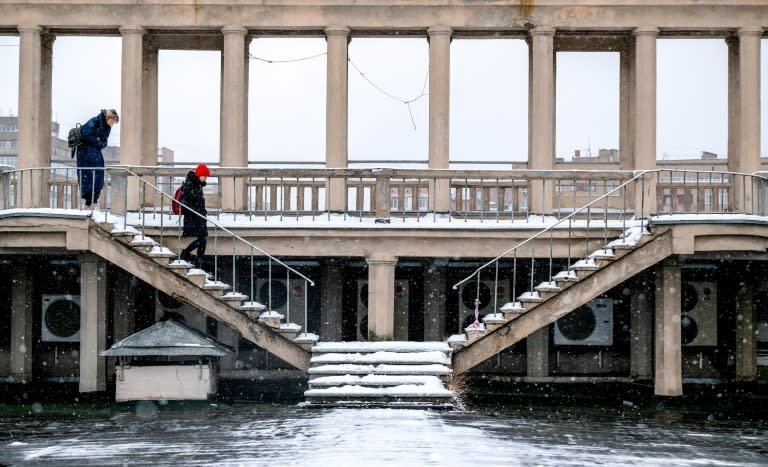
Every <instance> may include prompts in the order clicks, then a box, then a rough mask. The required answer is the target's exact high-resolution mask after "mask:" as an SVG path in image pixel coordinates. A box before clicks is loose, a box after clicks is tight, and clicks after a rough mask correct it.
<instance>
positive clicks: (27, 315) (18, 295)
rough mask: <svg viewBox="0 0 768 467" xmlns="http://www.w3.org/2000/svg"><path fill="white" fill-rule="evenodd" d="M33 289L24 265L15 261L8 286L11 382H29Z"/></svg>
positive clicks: (27, 270) (31, 349)
mask: <svg viewBox="0 0 768 467" xmlns="http://www.w3.org/2000/svg"><path fill="white" fill-rule="evenodd" d="M32 303H34V298H33V287H32V282H31V279H30V276H29V266H28V265H27V263H26V262H23V261H15V262H14V265H13V285H12V286H11V349H10V350H11V355H10V364H11V382H13V383H31V382H32V351H33V347H34V345H33V341H32V339H33V338H32V336H33V331H34V327H33V323H34V310H33V308H32Z"/></svg>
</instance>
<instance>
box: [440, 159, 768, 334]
mask: <svg viewBox="0 0 768 467" xmlns="http://www.w3.org/2000/svg"><path fill="white" fill-rule="evenodd" d="M564 183H569V182H560V181H558V185H557V187H558V190H557V191H565V192H567V191H569V190H561V189H560V187H562V186H570V187H571V188H572V189H571V190H570V191H572V192H574V193H575V191H576V190H577V188H576V187H577V184H571V185H567V184H566V185H564ZM577 183H581V182H577ZM588 183H591V182H588ZM602 183H603V186H602V188H601V189H600V190H601V191H602V194H601V195H599V194H596V196H595V197H594V199H592V200H591V201H589V202H588V203H586V204H585V205H583V206H581V207H579V208H577V209H575V210H572V211H571V212H570V213H569V214H567V215H566V216H565V217H562V218H560V219H558V220H556V221H554V222H552V223H551V225H549V226H547V227H545V228H543V229H542V230H540V231H539V232H537V233H536V234H534V235H532V236H531V237H530V238H527V239H525V240H523V241H521V242H519V243H517V244H516V245H514V246H513V247H512V248H510V249H508V250H506V251H505V252H503V253H501V254H500V255H498V256H496V257H495V258H493V259H491V260H490V261H488V262H486V263H484V264H482V265H481V266H480V267H478V268H477V269H475V270H474V271H473V272H472V273H471V274H469V275H468V276H466V277H465V278H464V279H462V280H460V281H459V282H457V283H456V284H454V285H453V289H458V288H459V286H461V285H462V284H465V283H469V281H470V280H472V279H475V282H476V286H475V287H476V288H475V297H476V298H475V306H476V308H478V307H479V305H480V296H481V275H482V274H483V272H484V271H488V272H487V273H486V276H487V277H483V278H482V279H483V281H486V280H487V281H493V283H494V290H499V287H500V285H499V284H500V282H499V281H500V280H502V281H504V282H505V283H509V281H511V283H512V296H511V300H512V302H511V303H510V304H508V306H509V307H511V308H517V309H522V308H523V307H522V305H521V303H520V302H519V301H518V300H519V298H520V297H518V296H517V292H518V285H519V284H518V279H522V282H523V284H524V285H523V284H520V285H523V287H524V288H527V291H526V292H524V294H523V295H521V297H522V296H526V297H528V298H531V297H535V296H537V294H538V292H537V291H536V287H535V282H536V279H537V278H538V280H542V279H544V280H545V281H544V284H543V286H544V288H545V289H547V288H550V289H557V286H556V283H555V282H554V278H555V276H556V274H555V269H554V263H555V261H560V262H563V263H565V264H564V266H565V271H562V272H560V273H558V274H565V273H571V272H572V271H571V265H572V264H573V263H574V262H575V261H576V260H577V258H579V260H588V258H590V254H593V255H597V256H595V257H599V256H601V255H609V254H610V253H609V250H610V246H609V244H610V241H612V240H615V238H614V237H612V236H611V232H619V233H623V234H622V235H623V238H627V237H629V236H632V235H639V233H640V232H643V231H644V230H645V228H646V226H647V224H648V221H649V218H648V217H639V218H638V217H635V216H634V212H633V209H632V208H630V203H629V200H630V198H631V197H632V193H638V192H639V193H646V192H647V191H648V189H649V188H651V187H653V188H654V190H650V191H651V192H653V191H655V201H656V202H655V208H656V210H657V212H656V213H655V214H656V215H657V216H660V215H674V214H700V215H704V214H711V215H725V214H747V215H758V216H765V215H766V187H767V186H768V179H766V178H765V177H763V176H761V175H756V174H752V175H750V174H740V173H733V172H698V171H687V170H650V171H641V172H638V173H636V174H635V175H634V176H633V177H632V178H631V179H629V180H627V181H625V182H623V183H621V184H620V185H617V186H615V187H610V185H609V182H608V181H607V180H604V181H603V182H602ZM596 187H597V186H596ZM581 191H582V192H587V193H590V192H593V190H592V189H591V188H590V189H589V190H587V189H582V190H581ZM574 197H575V195H574ZM617 201H618V203H620V204H621V207H620V208H619V209H618V211H616V212H612V213H611V215H610V216H609V211H610V210H611V207H612V206H613V207H615V206H617V204H618V203H617ZM642 202H643V201H642V200H641V203H642ZM574 205H575V204H574ZM640 211H644V208H643V207H641V208H640ZM617 217H618V222H617V220H616V219H617ZM611 220H613V222H611ZM584 227H586V229H585V228H584ZM628 227H632V228H634V229H635V230H634V231H633V232H630V230H628ZM576 228H578V229H579V231H581V232H583V233H584V238H579V240H578V243H579V245H580V247H578V248H577V247H576V245H575V243H576V242H574V240H573V239H574V235H573V234H574V229H576ZM562 229H565V232H566V235H565V242H566V243H567V254H566V255H565V257H563V256H557V257H556V255H555V248H553V241H554V237H555V232H557V231H559V230H562ZM595 233H596V234H597V235H594V234H595ZM591 236H592V238H593V243H594V242H597V243H599V245H600V248H599V249H597V250H596V251H594V252H593V251H592V249H593V248H594V247H591V246H590V240H591V239H590V237H591ZM537 243H538V245H537ZM542 243H543V244H544V246H541V244H542ZM537 252H539V253H538V255H537ZM520 258H525V261H522V260H520ZM537 258H538V259H539V260H540V261H539V262H538V263H537V261H536V259H537ZM502 260H504V261H508V262H511V268H505V269H506V272H505V273H504V274H503V277H501V279H500V263H501V261H502ZM523 263H524V264H523ZM521 266H522V267H521ZM492 297H493V299H494V300H495V299H496V297H497V294H492ZM486 305H487V303H485V304H483V307H484V306H486ZM498 305H499V304H497V303H493V309H494V310H498V309H499V308H498ZM502 305H503V304H502ZM460 324H461V323H460Z"/></svg>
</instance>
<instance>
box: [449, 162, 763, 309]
mask: <svg viewBox="0 0 768 467" xmlns="http://www.w3.org/2000/svg"><path fill="white" fill-rule="evenodd" d="M662 172H669V173H670V174H671V173H672V172H674V173H682V174H688V173H694V174H701V173H710V174H711V173H712V172H708V171H700V170H672V169H652V170H642V171H636V172H635V175H634V176H633V177H632V178H631V179H629V180H627V181H625V182H624V183H622V184H621V185H619V186H617V187H616V188H614V189H612V190H610V191H608V192H606V193H604V194H603V195H602V196H600V197H598V198H596V199H594V200H592V201H590V202H589V203H587V204H585V205H584V206H582V207H580V208H579V209H576V210H574V211H573V212H572V213H571V214H569V215H567V216H565V217H563V218H561V219H559V220H558V221H557V222H555V223H554V224H552V225H550V226H547V227H545V228H544V229H542V230H541V231H539V232H537V233H535V234H534V235H532V236H530V237H529V238H527V239H525V240H523V241H522V242H520V243H518V244H517V245H515V246H513V247H512V248H510V249H508V250H506V251H504V252H503V253H501V254H500V255H498V256H496V257H495V258H493V259H491V260H490V261H488V262H486V263H484V264H482V265H481V266H479V267H478V268H477V269H475V270H474V271H473V272H472V274H470V275H469V276H467V277H465V278H464V279H462V280H461V281H459V282H457V283H456V284H454V285H453V287H452V288H453V289H454V290H456V289H457V288H458V287H459V286H460V285H462V284H464V283H466V282H467V281H469V280H470V279H472V278H473V277H475V276H478V275H479V274H480V272H481V271H483V270H484V269H486V268H487V267H488V266H491V265H492V264H494V263H496V262H498V261H499V260H500V259H502V258H504V257H505V256H507V255H509V254H510V253H512V252H515V255H516V254H517V251H518V250H519V249H520V248H521V247H523V246H525V245H527V244H528V243H531V244H532V246H533V245H535V241H536V239H537V238H539V237H541V236H542V235H544V234H546V233H552V232H553V231H554V229H555V228H556V227H558V226H559V225H561V224H563V223H564V222H569V229H570V228H571V227H570V224H571V222H572V220H573V219H574V218H575V216H576V215H577V214H579V213H582V212H584V211H587V212H589V211H590V210H591V208H592V207H593V206H594V205H596V204H598V203H599V202H600V201H605V200H607V198H608V197H609V196H611V195H613V194H615V193H616V192H618V191H620V190H623V189H625V188H626V187H627V186H628V185H629V184H631V183H635V182H637V180H644V177H645V176H646V175H648V174H656V181H657V183H658V182H659V178H660V175H661V173H662ZM716 173H718V174H721V175H729V176H736V177H743V178H748V177H751V178H753V179H754V178H758V179H761V180H764V181H765V180H766V177H763V176H761V175H757V174H746V173H739V172H716ZM671 178H672V177H671V176H670V179H671ZM698 179H699V177H698V176H696V178H695V180H696V182H697V183H698ZM684 183H685V177H684V179H683V184H684ZM751 189H752V195H753V196H751V197H750V199H751V200H752V208H754V203H755V197H754V186H752V187H751ZM746 191H747V190H746V189H744V190H743V197H742V198H743V199H742V201H743V202H744V203H746V199H747V197H746ZM721 205H722V203H721ZM697 209H698V205H697ZM605 211H607V208H606V209H605ZM721 213H724V211H722V210H721ZM604 216H605V213H604ZM589 217H590V216H589V214H588V216H587V224H589ZM605 219H606V221H605V225H604V228H605V229H607V217H605ZM646 223H647V219H646ZM641 226H642V225H641ZM587 230H589V229H587ZM604 239H605V240H607V236H604ZM569 249H570V244H569ZM550 255H551V251H550ZM568 259H569V260H570V254H569V258H568ZM531 260H532V261H533V255H532V258H531ZM550 280H551V275H550ZM531 282H533V269H532V270H531ZM532 290H533V286H531V291H532ZM513 299H514V297H513Z"/></svg>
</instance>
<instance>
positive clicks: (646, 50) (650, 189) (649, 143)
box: [630, 27, 659, 217]
mask: <svg viewBox="0 0 768 467" xmlns="http://www.w3.org/2000/svg"><path fill="white" fill-rule="evenodd" d="M633 35H634V36H635V53H634V55H635V67H634V72H635V73H634V105H633V113H634V115H633V117H632V118H631V119H630V120H631V122H632V124H633V128H631V129H630V131H631V133H633V137H634V140H633V142H634V154H633V156H634V169H635V170H653V169H655V168H656V37H657V36H658V35H659V30H658V29H657V28H654V27H640V28H637V29H635V30H634V32H633ZM637 188H641V189H637V190H636V197H635V216H637V217H647V216H648V215H650V214H653V213H655V212H656V176H655V174H653V175H648V176H647V177H645V179H644V180H643V181H642V182H640V181H639V182H638V185H637Z"/></svg>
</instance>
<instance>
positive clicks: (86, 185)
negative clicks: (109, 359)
mask: <svg viewBox="0 0 768 467" xmlns="http://www.w3.org/2000/svg"><path fill="white" fill-rule="evenodd" d="M119 121H120V117H119V116H118V115H117V111H116V110H115V109H109V110H102V111H101V112H99V114H98V115H96V116H95V117H93V118H92V119H90V120H88V121H87V122H86V123H85V125H83V126H82V128H81V129H80V130H81V134H82V143H81V145H80V146H79V147H78V148H77V168H78V169H82V170H78V171H77V176H78V180H79V181H80V196H81V197H82V198H83V201H85V208H86V209H93V208H94V207H95V204H96V203H97V202H98V201H99V195H101V189H102V188H104V156H103V155H102V154H101V150H102V149H104V148H106V147H107V140H108V139H109V133H110V131H111V130H112V125H114V124H115V123H117V122H119ZM94 168H95V170H94ZM99 168H101V170H99Z"/></svg>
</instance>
